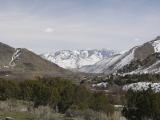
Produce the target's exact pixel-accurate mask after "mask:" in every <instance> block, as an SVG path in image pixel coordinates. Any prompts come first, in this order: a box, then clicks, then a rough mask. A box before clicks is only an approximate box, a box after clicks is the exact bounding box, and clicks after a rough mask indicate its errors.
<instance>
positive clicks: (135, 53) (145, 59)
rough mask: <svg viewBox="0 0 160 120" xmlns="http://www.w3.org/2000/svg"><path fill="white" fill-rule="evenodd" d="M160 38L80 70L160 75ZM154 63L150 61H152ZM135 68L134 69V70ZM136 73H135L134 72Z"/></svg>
mask: <svg viewBox="0 0 160 120" xmlns="http://www.w3.org/2000/svg"><path fill="white" fill-rule="evenodd" d="M159 53H160V37H157V38H156V39H154V40H152V41H149V42H147V43H144V44H143V45H140V46H136V47H133V48H132V49H130V50H129V51H127V52H125V53H123V54H121V55H116V56H112V57H109V58H106V59H103V60H101V61H99V62H97V63H96V64H94V65H90V66H84V67H82V68H80V69H79V71H81V72H87V73H105V74H110V73H117V72H121V73H131V72H132V73H135V74H137V73H142V72H143V73H146V72H147V73H151V72H152V73H154V72H156V73H159V71H160V70H159V68H160V60H159V57H158V56H159ZM151 59H152V60H153V59H154V61H152V62H151V61H150V60H151ZM133 68H134V69H133ZM134 71H135V72H134Z"/></svg>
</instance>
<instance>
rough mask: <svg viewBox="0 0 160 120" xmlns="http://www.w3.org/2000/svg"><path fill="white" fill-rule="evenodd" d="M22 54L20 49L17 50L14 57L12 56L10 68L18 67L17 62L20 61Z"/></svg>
mask: <svg viewBox="0 0 160 120" xmlns="http://www.w3.org/2000/svg"><path fill="white" fill-rule="evenodd" d="M20 54H21V49H20V48H17V49H16V52H15V53H13V55H12V58H11V61H10V63H9V66H12V67H14V66H15V65H16V64H15V61H16V60H18V59H19V56H20Z"/></svg>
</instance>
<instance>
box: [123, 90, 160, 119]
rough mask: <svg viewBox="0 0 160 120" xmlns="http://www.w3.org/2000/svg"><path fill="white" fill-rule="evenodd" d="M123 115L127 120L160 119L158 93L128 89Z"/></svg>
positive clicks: (159, 97)
mask: <svg viewBox="0 0 160 120" xmlns="http://www.w3.org/2000/svg"><path fill="white" fill-rule="evenodd" d="M123 115H124V116H125V117H126V118H128V120H160V93H155V92H153V91H152V90H151V89H148V90H147V91H132V90H129V91H128V92H127V94H126V105H125V107H124V109H123Z"/></svg>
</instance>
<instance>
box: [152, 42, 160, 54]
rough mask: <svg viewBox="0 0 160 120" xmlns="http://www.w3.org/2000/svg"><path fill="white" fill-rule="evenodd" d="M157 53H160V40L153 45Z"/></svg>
mask: <svg viewBox="0 0 160 120" xmlns="http://www.w3.org/2000/svg"><path fill="white" fill-rule="evenodd" d="M152 45H153V47H154V51H155V52H160V40H156V41H154V42H153V43H152Z"/></svg>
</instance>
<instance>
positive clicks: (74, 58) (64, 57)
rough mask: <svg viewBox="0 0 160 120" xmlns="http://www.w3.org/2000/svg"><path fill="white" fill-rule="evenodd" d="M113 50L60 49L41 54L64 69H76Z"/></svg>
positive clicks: (100, 58) (97, 59)
mask: <svg viewBox="0 0 160 120" xmlns="http://www.w3.org/2000/svg"><path fill="white" fill-rule="evenodd" d="M115 53H116V52H115V51H113V50H105V49H102V50H61V51H57V52H53V53H46V54H42V55H41V56H42V57H43V58H45V59H47V60H49V61H51V62H53V63H55V64H57V65H59V66H60V67H63V68H66V69H75V68H76V69H78V68H80V67H82V66H85V65H93V64H95V63H96V62H98V61H100V60H102V59H104V58H107V57H110V56H112V55H114V54H115Z"/></svg>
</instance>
